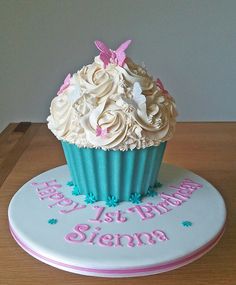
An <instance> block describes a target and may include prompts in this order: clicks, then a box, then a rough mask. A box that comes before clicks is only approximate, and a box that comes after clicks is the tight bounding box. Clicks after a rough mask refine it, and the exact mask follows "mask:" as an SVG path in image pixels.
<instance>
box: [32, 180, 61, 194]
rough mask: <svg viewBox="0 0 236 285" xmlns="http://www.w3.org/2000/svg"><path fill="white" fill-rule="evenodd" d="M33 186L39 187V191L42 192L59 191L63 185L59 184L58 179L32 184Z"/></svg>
mask: <svg viewBox="0 0 236 285" xmlns="http://www.w3.org/2000/svg"><path fill="white" fill-rule="evenodd" d="M32 185H33V186H37V188H36V189H37V191H38V192H40V191H42V190H44V191H47V190H57V189H58V188H61V187H62V185H61V184H59V183H57V181H56V179H54V180H50V181H45V182H32Z"/></svg>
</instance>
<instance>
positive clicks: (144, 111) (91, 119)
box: [48, 56, 177, 150]
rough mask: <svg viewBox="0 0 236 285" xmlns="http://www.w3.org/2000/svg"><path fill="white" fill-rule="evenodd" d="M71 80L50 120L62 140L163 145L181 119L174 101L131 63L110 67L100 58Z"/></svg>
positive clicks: (119, 146) (107, 145)
mask: <svg viewBox="0 0 236 285" xmlns="http://www.w3.org/2000/svg"><path fill="white" fill-rule="evenodd" d="M66 80H67V81H66V84H65V82H64V85H63V87H61V89H60V90H61V91H60V93H58V94H59V95H58V96H57V97H55V98H54V99H53V100H52V103H51V107H50V113H51V114H50V116H49V117H48V127H49V129H50V130H51V131H52V132H53V133H54V134H55V135H56V137H57V138H58V139H59V140H65V141H68V142H69V143H72V144H76V145H78V146H79V147H90V148H93V147H94V148H102V149H104V150H109V149H110V150H128V149H134V148H137V149H139V148H145V147H149V146H153V145H156V146H157V145H159V144H160V143H161V142H164V141H167V140H169V139H170V138H171V137H172V135H173V132H174V129H175V123H176V120H175V118H176V115H177V112H176V107H175V102H174V100H173V98H172V97H171V96H170V95H169V94H168V92H167V91H166V90H164V89H163V88H161V87H160V81H159V82H158V84H157V83H156V82H155V80H154V79H153V78H152V77H151V76H149V75H148V74H147V71H146V70H145V69H144V68H143V67H141V66H139V65H137V64H135V63H134V62H133V61H132V60H131V59H129V58H126V60H125V62H124V64H123V65H122V66H120V65H118V64H116V63H113V62H111V63H109V64H108V65H107V66H106V67H105V66H104V64H103V62H102V60H101V59H100V57H99V56H97V57H95V60H94V62H93V63H92V64H89V65H87V66H84V67H83V68H82V69H81V70H80V71H78V72H77V73H75V74H74V75H73V76H72V77H71V78H68V77H67V78H66ZM161 86H162V85H161Z"/></svg>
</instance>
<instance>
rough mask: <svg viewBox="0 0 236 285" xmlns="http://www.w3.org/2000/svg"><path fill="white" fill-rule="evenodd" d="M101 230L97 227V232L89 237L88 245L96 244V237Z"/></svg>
mask: <svg viewBox="0 0 236 285" xmlns="http://www.w3.org/2000/svg"><path fill="white" fill-rule="evenodd" d="M100 230H101V228H99V227H96V228H95V231H94V232H92V234H91V235H90V237H89V239H88V241H87V243H89V244H94V243H95V242H94V240H95V239H96V237H97V236H98V235H99V231H100Z"/></svg>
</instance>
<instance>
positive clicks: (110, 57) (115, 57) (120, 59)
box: [94, 40, 131, 68]
mask: <svg viewBox="0 0 236 285" xmlns="http://www.w3.org/2000/svg"><path fill="white" fill-rule="evenodd" d="M94 43H95V45H96V47H97V48H98V49H99V50H100V59H101V60H102V61H103V63H104V68H106V66H107V65H108V64H109V63H111V62H112V63H116V64H118V65H119V66H123V64H124V62H125V59H126V54H125V50H126V49H127V48H128V46H129V45H130V44H131V40H127V41H125V42H124V43H122V44H121V45H120V46H119V47H118V49H117V50H115V51H113V50H111V49H109V48H108V47H107V45H106V44H105V43H103V42H102V41H95V42H94Z"/></svg>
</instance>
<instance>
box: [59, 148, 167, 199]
mask: <svg viewBox="0 0 236 285" xmlns="http://www.w3.org/2000/svg"><path fill="white" fill-rule="evenodd" d="M62 146H63V149H64V153H65V157H66V161H67V164H68V167H69V170H70V174H71V177H72V180H73V183H74V185H75V186H77V187H78V189H79V193H80V194H83V195H86V199H88V201H87V202H88V203H89V202H91V203H92V202H95V201H99V200H102V201H107V202H109V201H111V202H112V201H113V202H115V203H116V202H118V201H119V202H121V201H129V200H130V198H131V197H132V195H136V196H137V197H142V196H145V195H146V194H147V192H148V190H149V189H150V187H153V186H154V185H155V183H156V179H157V176H158V172H159V169H160V165H161V162H162V157H163V154H164V150H165V146H166V143H165V142H164V143H161V144H160V145H159V146H152V147H147V148H145V149H134V150H127V151H115V150H108V151H105V150H102V149H95V148H79V147H77V146H76V145H74V144H70V143H68V142H62ZM139 194H140V195H139ZM89 199H90V200H89Z"/></svg>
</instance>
